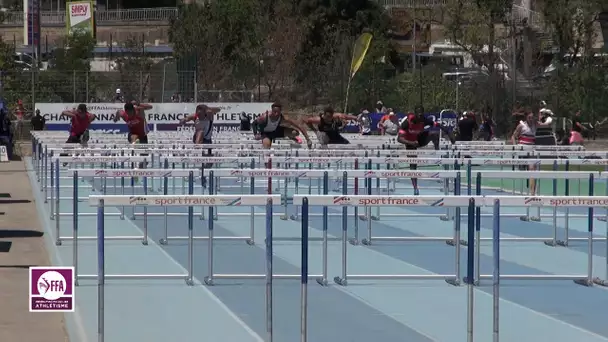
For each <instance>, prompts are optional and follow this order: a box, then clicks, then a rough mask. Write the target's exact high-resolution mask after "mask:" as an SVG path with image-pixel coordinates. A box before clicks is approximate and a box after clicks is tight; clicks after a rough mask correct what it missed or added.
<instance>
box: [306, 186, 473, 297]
mask: <svg viewBox="0 0 608 342" xmlns="http://www.w3.org/2000/svg"><path fill="white" fill-rule="evenodd" d="M470 201H472V203H473V208H475V206H479V205H483V203H484V201H483V197H481V196H479V197H471V198H469V197H463V196H366V195H352V196H332V195H310V196H307V195H295V196H294V205H298V206H302V207H303V208H302V212H303V213H306V214H308V210H309V209H308V206H322V207H330V206H338V207H342V210H343V211H346V209H347V207H348V206H361V207H366V208H368V207H372V206H385V207H387V206H398V207H416V206H418V207H421V206H422V207H445V206H451V207H456V208H461V207H468V206H469V205H470ZM474 213H475V212H474V210H473V212H472V213H471V211H469V213H468V215H467V217H468V218H469V227H468V230H469V231H470V232H474V228H475V227H474V221H472V219H474ZM307 216H308V215H307ZM302 220H303V221H306V222H308V217H306V218H304V217H303V218H302ZM458 221H460V220H458ZM347 229H348V225H347V221H346V219H343V220H342V260H341V261H342V268H341V276H339V277H335V278H334V282H335V283H336V284H338V285H342V286H345V285H347V284H348V279H435V280H437V279H441V280H444V281H446V282H447V283H448V284H451V285H454V286H458V285H460V278H461V269H460V259H461V255H460V253H461V252H460V248H455V249H454V261H453V268H454V273H452V274H432V275H429V274H348V270H347V260H348V255H347V246H348V242H347ZM456 234H458V235H456ZM469 234H471V233H469ZM459 235H460V225H457V226H456V233H455V236H459Z"/></svg>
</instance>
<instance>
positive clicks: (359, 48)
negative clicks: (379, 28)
mask: <svg viewBox="0 0 608 342" xmlns="http://www.w3.org/2000/svg"><path fill="white" fill-rule="evenodd" d="M372 38H373V36H372V34H371V33H363V34H361V35H360V36H359V38H357V41H356V42H355V46H354V48H353V60H352V62H351V63H350V77H351V78H353V77H354V76H355V74H356V73H357V71H358V70H359V68H360V67H361V64H363V60H364V59H365V55H366V54H367V49H369V45H370V44H371V42H372Z"/></svg>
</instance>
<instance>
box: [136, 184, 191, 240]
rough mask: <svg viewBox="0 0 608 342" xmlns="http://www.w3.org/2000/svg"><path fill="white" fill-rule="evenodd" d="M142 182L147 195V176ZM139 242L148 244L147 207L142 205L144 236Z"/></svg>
mask: <svg viewBox="0 0 608 342" xmlns="http://www.w3.org/2000/svg"><path fill="white" fill-rule="evenodd" d="M143 183H144V195H148V177H144V180H143ZM190 208H191V207H190ZM141 244H142V245H144V246H147V245H148V207H147V206H144V236H143V238H142V240H141Z"/></svg>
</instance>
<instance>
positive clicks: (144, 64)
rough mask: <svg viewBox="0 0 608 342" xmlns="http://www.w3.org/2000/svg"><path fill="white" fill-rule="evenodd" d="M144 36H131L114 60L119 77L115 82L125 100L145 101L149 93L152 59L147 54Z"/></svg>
mask: <svg viewBox="0 0 608 342" xmlns="http://www.w3.org/2000/svg"><path fill="white" fill-rule="evenodd" d="M144 42H145V40H144V37H143V36H131V37H129V38H128V39H126V40H125V41H124V42H123V43H122V44H121V45H120V50H119V52H118V53H117V54H116V59H115V60H114V62H115V66H116V70H117V71H118V75H117V76H118V77H117V79H115V80H114V82H115V83H114V84H115V85H116V88H120V89H121V91H122V93H123V94H124V96H125V100H127V101H130V100H136V101H144V99H145V98H147V94H148V92H149V83H150V69H151V68H152V64H153V61H152V57H151V56H150V54H149V53H147V52H146V49H145V45H144Z"/></svg>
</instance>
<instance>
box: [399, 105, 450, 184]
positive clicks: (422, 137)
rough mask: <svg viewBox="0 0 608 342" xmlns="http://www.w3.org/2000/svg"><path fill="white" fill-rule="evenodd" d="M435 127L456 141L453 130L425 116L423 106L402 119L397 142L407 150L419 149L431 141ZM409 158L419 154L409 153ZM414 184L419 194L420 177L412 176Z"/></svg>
mask: <svg viewBox="0 0 608 342" xmlns="http://www.w3.org/2000/svg"><path fill="white" fill-rule="evenodd" d="M433 127H439V128H440V129H441V130H442V131H443V132H444V133H445V134H446V136H448V137H449V138H450V141H451V142H452V144H453V143H454V136H453V134H452V132H450V131H449V129H448V128H447V127H445V126H443V125H441V123H437V122H435V121H433V119H432V118H430V117H425V116H424V109H423V108H422V107H418V108H416V114H409V115H408V116H407V117H405V118H403V119H401V122H400V123H399V133H398V135H397V142H399V143H401V144H404V145H405V149H406V150H417V149H418V148H419V147H424V146H426V145H428V144H429V143H430V142H431V140H432V137H431V133H430V129H431V128H433ZM408 158H417V155H409V156H408ZM417 167H418V165H417V164H410V169H411V170H416V169H417ZM412 186H413V188H414V195H419V194H420V191H419V189H418V178H412Z"/></svg>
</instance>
